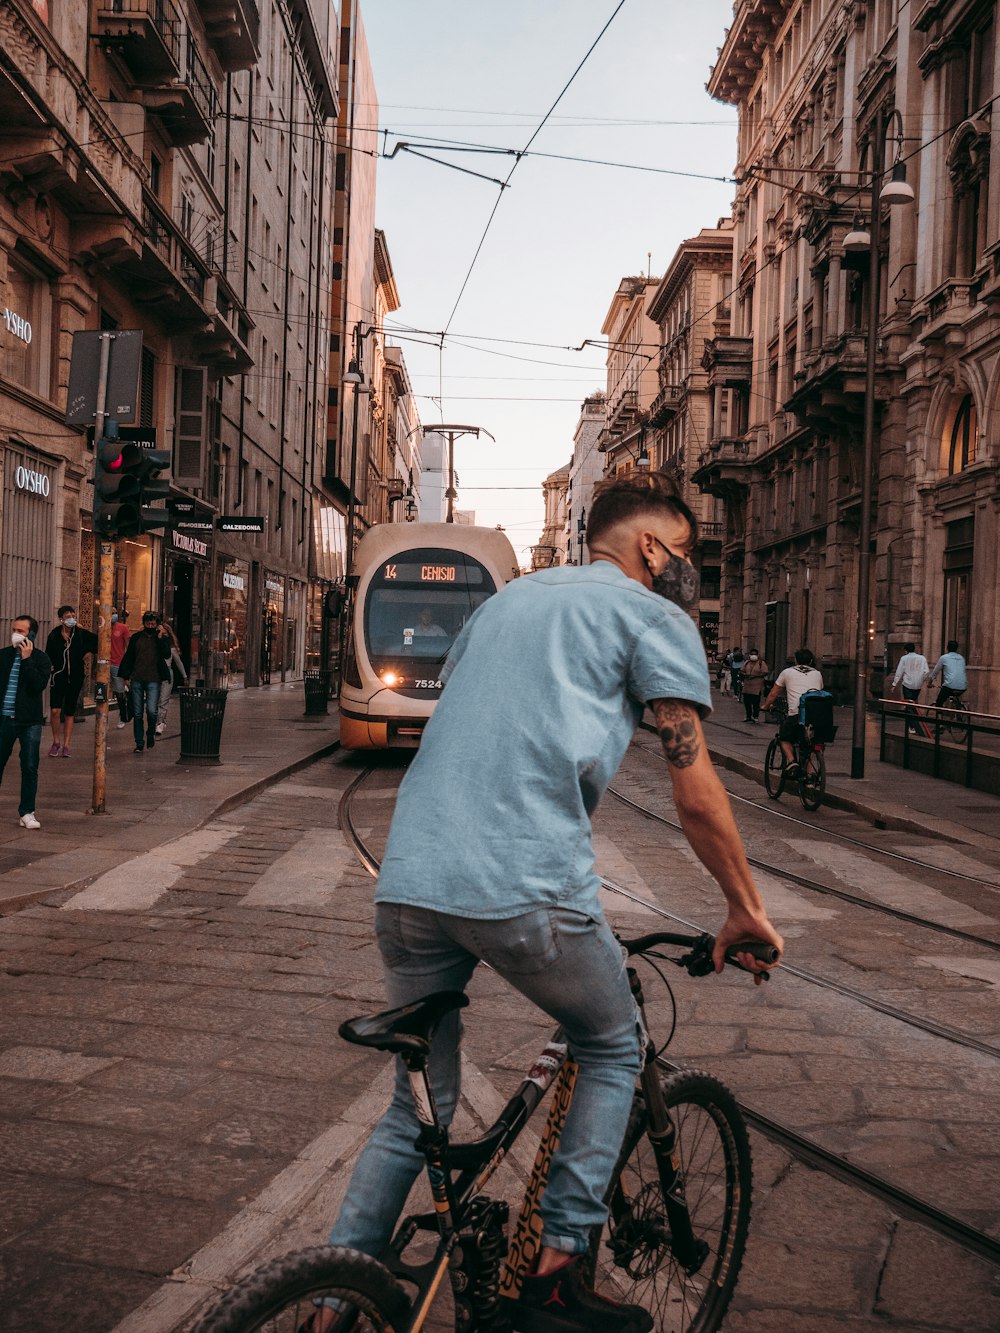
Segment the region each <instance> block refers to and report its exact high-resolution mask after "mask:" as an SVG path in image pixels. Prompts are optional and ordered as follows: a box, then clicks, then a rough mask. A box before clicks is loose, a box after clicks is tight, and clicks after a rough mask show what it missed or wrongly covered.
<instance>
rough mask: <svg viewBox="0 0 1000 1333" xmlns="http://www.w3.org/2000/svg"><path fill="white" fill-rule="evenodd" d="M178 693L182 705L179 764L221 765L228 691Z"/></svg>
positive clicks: (201, 690)
mask: <svg viewBox="0 0 1000 1333" xmlns="http://www.w3.org/2000/svg"><path fill="white" fill-rule="evenodd" d="M174 693H175V694H176V695H177V698H178V699H179V700H180V705H181V757H180V758H179V759H178V761H177V762H178V763H179V764H219V763H221V762H222V761H221V759H220V758H219V745H220V744H221V741H222V721H223V718H224V717H225V716H226V695H227V694H228V693H229V691H228V690H222V689H219V690H207V689H183V690H175V691H174Z"/></svg>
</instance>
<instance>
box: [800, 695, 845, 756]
mask: <svg viewBox="0 0 1000 1333" xmlns="http://www.w3.org/2000/svg"><path fill="white" fill-rule="evenodd" d="M799 722H800V723H801V724H802V726H804V727H811V728H812V734H813V740H816V741H819V742H820V743H821V744H823V745H827V744H829V743H830V742H831V741H832V740H834V738H835V737H836V735H837V728H836V726H835V724H834V721H833V695H832V694H831V693H830V691H829V690H806V692H805V694H803V695H801V696H800V697H799Z"/></svg>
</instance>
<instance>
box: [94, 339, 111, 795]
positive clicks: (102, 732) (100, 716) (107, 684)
mask: <svg viewBox="0 0 1000 1333" xmlns="http://www.w3.org/2000/svg"><path fill="white" fill-rule="evenodd" d="M113 337H114V334H113V333H103V334H102V335H101V364H100V370H99V372H98V381H97V411H96V413H95V415H94V448H95V449H96V448H97V447H98V445H99V442H100V440H101V439H102V438H103V436H104V430H105V425H106V415H107V401H108V366H109V364H110V361H111V340H112V338H113ZM95 535H96V534H95ZM114 582H115V545H114V542H113V541H106V540H104V541H102V542H101V546H100V569H99V575H98V594H97V596H98V604H97V713H96V716H95V726H94V791H93V804H92V805H91V809H90V813H91V814H92V815H103V814H106V813H107V811H106V810H105V798H106V796H107V790H108V695H109V694H110V692H111V599H112V597H113V596H114Z"/></svg>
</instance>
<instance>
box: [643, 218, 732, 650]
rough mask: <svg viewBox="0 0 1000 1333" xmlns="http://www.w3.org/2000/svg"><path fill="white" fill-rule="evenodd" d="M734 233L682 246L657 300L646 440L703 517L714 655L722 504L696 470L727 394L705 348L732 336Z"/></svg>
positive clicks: (704, 584)
mask: <svg viewBox="0 0 1000 1333" xmlns="http://www.w3.org/2000/svg"><path fill="white" fill-rule="evenodd" d="M732 264H733V228H732V223H731V222H730V220H729V219H728V218H725V219H723V220H722V221H720V223H719V224H718V226H716V227H705V228H703V229H702V230H701V231H700V232H699V233H698V235H697V236H693V237H691V238H690V239H689V240H686V241H682V242H681V244H680V245H679V246H678V248H677V252H676V254H675V255H674V257H673V259H672V260H671V262H670V264H669V266H668V267H667V270H666V272H665V273H664V275H663V277H662V278H661V279H660V281H659V283H658V285H657V287H656V290H655V291H654V292H653V296H652V299H651V300H650V302H649V317H650V319H651V320H652V321H653V323H654V324H655V325H656V326H657V330H658V334H659V355H658V358H657V362H656V375H657V388H656V397H655V398H654V399H653V401H652V403H651V404H650V407H649V417H648V421H647V423H646V426H647V430H646V442H647V447H648V451H649V458H650V465H651V467H653V468H655V469H657V470H659V471H661V472H664V473H666V474H667V475H668V476H670V477H672V478H673V479H674V481H675V482H676V483H677V487H678V490H679V491H680V494H681V496H682V497H683V499H684V500H685V502H686V503H687V504H688V505H690V507H691V509H692V511H693V512H694V514H695V516H696V517H697V519H698V525H699V534H700V541H699V544H698V557H697V558H698V564H699V570H700V574H701V597H700V599H699V605H698V623H699V628H700V630H701V635H702V641H703V643H704V644H705V651H706V652H707V653H708V655H709V657H710V658H711V657H713V656H714V655H715V654H716V652H717V650H718V647H719V606H720V603H719V583H720V572H721V563H720V562H721V553H722V517H723V513H724V508H723V504H722V501H721V500H720V499H719V498H718V497H716V496H712V495H710V494H707V493H702V492H701V491H699V489H698V488H697V486H695V485H694V483H693V482H692V481H691V471H692V468H693V466H694V465H696V463H697V460H698V458H699V457H700V455H701V454H702V452H703V451H704V449H705V448H706V446H707V444H708V441H709V438H710V436H711V431H712V422H713V414H714V410H715V407H716V405H717V400H718V397H719V394H718V390H717V389H713V390H712V391H711V392H710V390H709V386H708V373H707V371H706V370H705V368H704V356H705V349H706V347H707V346H708V344H709V343H710V342H711V340H712V339H713V338H717V337H719V336H725V335H726V334H727V333H728V332H729V310H730V300H729V296H730V288H731V280H732Z"/></svg>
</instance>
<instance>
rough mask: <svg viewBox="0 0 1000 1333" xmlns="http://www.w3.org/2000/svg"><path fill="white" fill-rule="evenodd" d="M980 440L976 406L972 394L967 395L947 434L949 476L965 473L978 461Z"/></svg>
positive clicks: (960, 404)
mask: <svg viewBox="0 0 1000 1333" xmlns="http://www.w3.org/2000/svg"><path fill="white" fill-rule="evenodd" d="M978 440H979V427H978V423H977V420H976V404H975V401H974V400H973V397H972V394H971V393H967V394H966V395H965V397H964V398H963V399H962V400H961V402H960V403H959V404H958V408H957V409H956V412H955V415H954V418H953V419H952V423H951V429H950V430H949V431H948V433H947V437H946V446H947V450H948V476H949V477H953V476H955V474H956V473H958V472H963V471H964V470H965V469H966V468H967V467H968V466H969V464H970V463H974V462H975V461H976V445H977V443H978Z"/></svg>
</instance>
